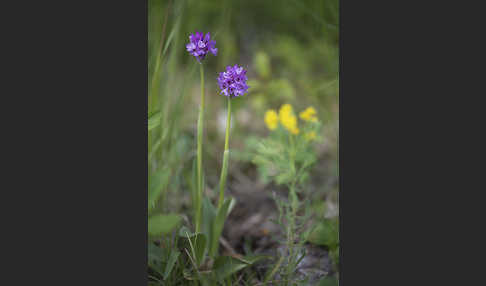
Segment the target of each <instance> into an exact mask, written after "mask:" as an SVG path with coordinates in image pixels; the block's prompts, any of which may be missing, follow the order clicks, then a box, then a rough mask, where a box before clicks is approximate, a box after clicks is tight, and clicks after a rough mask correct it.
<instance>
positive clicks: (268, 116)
mask: <svg viewBox="0 0 486 286" xmlns="http://www.w3.org/2000/svg"><path fill="white" fill-rule="evenodd" d="M265 124H267V127H268V129H270V130H275V129H276V128H277V126H278V114H277V112H276V111H275V110H273V109H270V110H268V111H267V112H265Z"/></svg>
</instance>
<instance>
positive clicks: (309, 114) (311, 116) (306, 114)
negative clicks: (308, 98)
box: [299, 106, 317, 122]
mask: <svg viewBox="0 0 486 286" xmlns="http://www.w3.org/2000/svg"><path fill="white" fill-rule="evenodd" d="M299 116H300V118H301V119H302V120H305V121H311V122H317V117H316V110H315V109H314V107H312V106H310V107H307V109H306V110H304V111H302V112H301V113H300V114H299Z"/></svg>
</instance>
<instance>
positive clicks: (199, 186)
mask: <svg viewBox="0 0 486 286" xmlns="http://www.w3.org/2000/svg"><path fill="white" fill-rule="evenodd" d="M199 71H200V74H201V103H200V105H199V118H198V121H197V200H196V233H197V232H199V231H200V230H201V219H202V196H203V185H202V181H203V179H202V141H203V125H204V124H203V121H204V68H203V65H202V64H200V65H199Z"/></svg>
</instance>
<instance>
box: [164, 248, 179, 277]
mask: <svg viewBox="0 0 486 286" xmlns="http://www.w3.org/2000/svg"><path fill="white" fill-rule="evenodd" d="M180 254H181V253H180V252H179V251H178V250H173V251H172V252H171V253H170V256H169V261H167V265H166V266H165V271H164V280H166V279H167V278H168V277H169V275H170V273H171V272H172V268H174V265H175V263H176V261H177V258H179V255H180Z"/></svg>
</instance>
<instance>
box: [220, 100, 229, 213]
mask: <svg viewBox="0 0 486 286" xmlns="http://www.w3.org/2000/svg"><path fill="white" fill-rule="evenodd" d="M230 129H231V98H230V97H228V116H227V118H226V136H225V139H224V155H223V168H222V169H221V177H220V179H219V201H218V209H219V208H221V206H222V205H223V201H224V188H225V186H226V177H227V175H228V161H229V146H228V145H229V144H228V143H229V134H230Z"/></svg>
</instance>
